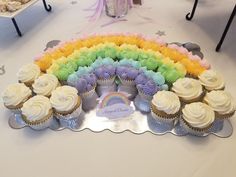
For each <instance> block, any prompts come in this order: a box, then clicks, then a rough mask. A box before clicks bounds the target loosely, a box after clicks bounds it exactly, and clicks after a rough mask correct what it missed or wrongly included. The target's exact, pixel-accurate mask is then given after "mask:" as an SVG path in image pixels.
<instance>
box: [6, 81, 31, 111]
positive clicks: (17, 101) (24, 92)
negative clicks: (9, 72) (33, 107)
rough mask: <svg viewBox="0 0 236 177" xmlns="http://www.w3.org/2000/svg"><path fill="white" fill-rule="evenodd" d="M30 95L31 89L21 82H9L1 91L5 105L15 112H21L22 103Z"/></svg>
mask: <svg viewBox="0 0 236 177" xmlns="http://www.w3.org/2000/svg"><path fill="white" fill-rule="evenodd" d="M31 96H32V91H31V90H30V89H29V88H28V87H26V86H25V84H22V83H16V84H11V85H9V86H8V87H7V88H6V89H5V90H4V91H3V93H2V99H3V103H4V105H5V107H6V108H8V109H10V110H11V111H13V112H15V113H20V112H21V111H20V109H21V108H22V106H23V103H24V102H25V101H27V100H28V99H29V98H30V97H31Z"/></svg>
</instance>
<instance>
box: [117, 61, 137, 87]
mask: <svg viewBox="0 0 236 177" xmlns="http://www.w3.org/2000/svg"><path fill="white" fill-rule="evenodd" d="M131 62H132V60H127V59H123V60H121V61H120V62H119V63H118V65H117V69H116V75H117V76H118V78H119V79H120V81H121V83H122V84H123V85H125V86H134V85H135V78H136V77H137V76H138V74H139V71H140V70H139V69H138V68H135V67H133V65H132V64H131Z"/></svg>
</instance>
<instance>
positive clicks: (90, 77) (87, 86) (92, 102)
mask: <svg viewBox="0 0 236 177" xmlns="http://www.w3.org/2000/svg"><path fill="white" fill-rule="evenodd" d="M79 73H80V72H79V70H78V71H77V72H76V73H74V74H72V75H70V76H69V78H68V80H67V82H68V84H69V85H70V86H72V87H75V88H76V89H77V90H78V93H79V95H80V96H81V98H82V102H83V104H82V106H83V110H85V111H89V110H91V109H93V108H95V107H96V105H97V101H96V100H97V98H98V95H97V93H96V92H95V89H96V86H97V78H96V76H95V75H94V74H93V73H87V74H84V75H80V74H79Z"/></svg>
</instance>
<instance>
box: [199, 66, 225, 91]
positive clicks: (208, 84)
mask: <svg viewBox="0 0 236 177" xmlns="http://www.w3.org/2000/svg"><path fill="white" fill-rule="evenodd" d="M198 78H199V81H200V82H201V84H202V85H203V86H204V88H205V89H206V90H207V91H212V90H224V88H225V81H224V79H223V77H222V76H221V74H219V73H218V72H216V71H214V70H206V71H204V72H203V73H202V74H200V75H199V76H198Z"/></svg>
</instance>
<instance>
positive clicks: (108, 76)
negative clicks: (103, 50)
mask: <svg viewBox="0 0 236 177" xmlns="http://www.w3.org/2000/svg"><path fill="white" fill-rule="evenodd" d="M116 65H117V63H116V62H114V60H112V59H111V58H104V59H101V58H99V59H97V60H96V61H95V62H94V63H93V64H92V65H91V67H92V68H93V73H94V74H95V75H96V77H97V83H98V85H99V86H110V85H113V84H114V81H115V78H116Z"/></svg>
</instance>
